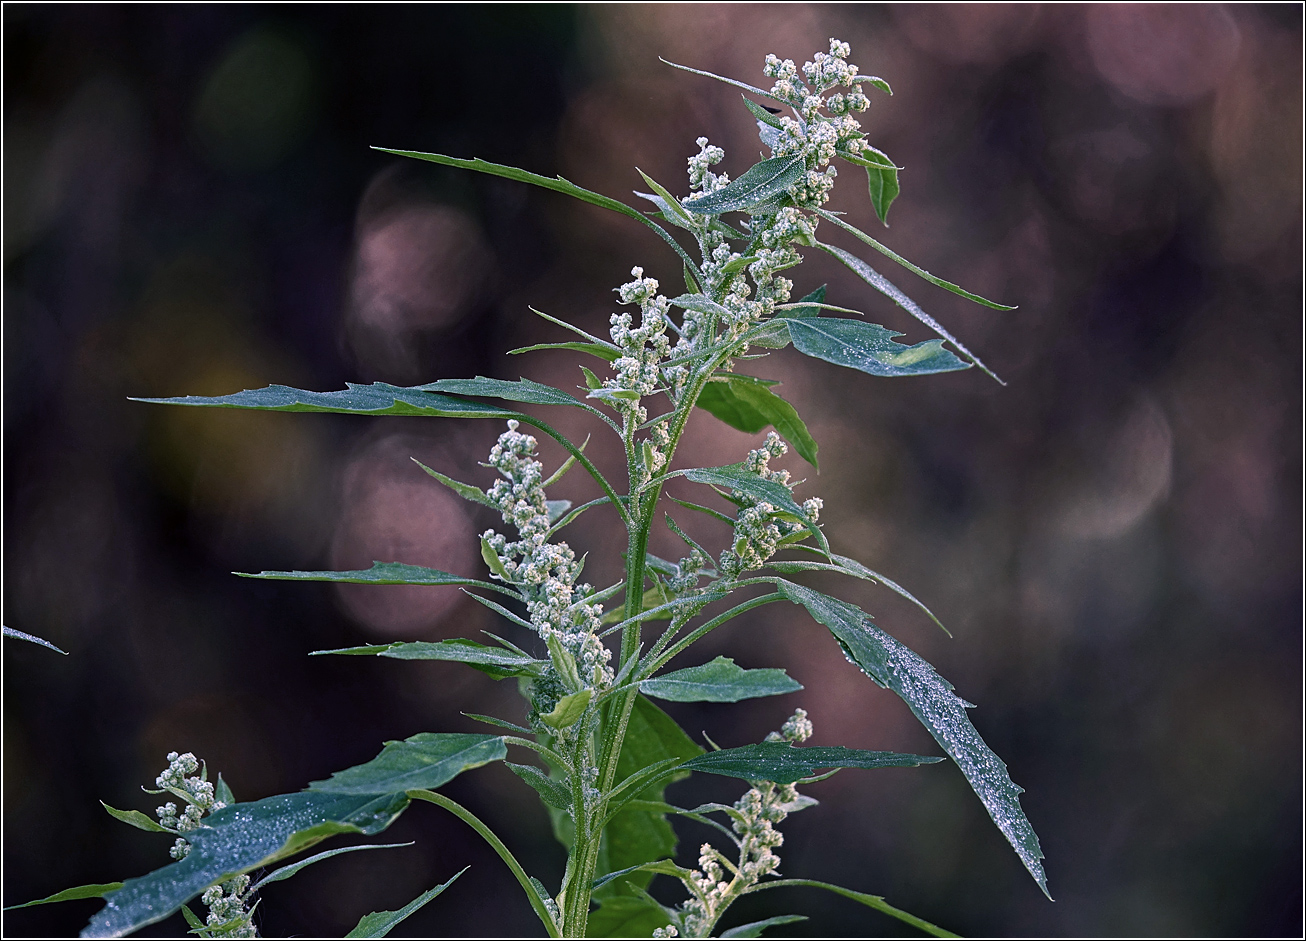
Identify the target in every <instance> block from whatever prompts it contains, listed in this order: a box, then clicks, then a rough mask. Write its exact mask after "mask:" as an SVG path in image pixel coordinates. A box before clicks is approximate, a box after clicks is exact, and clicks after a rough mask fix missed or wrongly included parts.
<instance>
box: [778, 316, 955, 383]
mask: <svg viewBox="0 0 1306 941" xmlns="http://www.w3.org/2000/svg"><path fill="white" fill-rule="evenodd" d="M788 326H789V336H790V337H791V338H792V339H793V341H794V349H796V350H798V352H800V353H803V354H804V355H806V356H811V357H812V358H813V359H821V360H825V362H827V363H834V364H835V365H836V366H847V367H848V368H850V369H856V370H858V371H859V372H864V373H867V374H869V375H872V376H922V375H927V374H930V373H939V372H955V371H957V370H959V369H969V368H970V364H969V363H965V362H962V361H961V360H960V359H958V358H957V357H956V356H954V355H953V354H952V352H951V351H950V350H946V349H944V347H943V341H942V340H925V341H924V342H921V343H917V344H914V345H912V346H908V345H907V344H905V343H899V342H898V341H896V340H894V339H893V338H894V337H898V336H902V334H901V333H898V332H897V331H896V330H890V329H888V328H887V327H881V326H880V325H879V324H874V323H865V322H863V321H860V320H843V319H840V318H837V317H809V318H804V319H801V320H791V321H789V322H788Z"/></svg>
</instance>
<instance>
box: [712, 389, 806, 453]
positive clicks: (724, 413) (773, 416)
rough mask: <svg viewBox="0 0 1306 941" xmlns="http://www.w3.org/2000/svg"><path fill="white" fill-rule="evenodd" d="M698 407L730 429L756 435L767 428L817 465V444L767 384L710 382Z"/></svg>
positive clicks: (786, 403)
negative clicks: (773, 430) (772, 429)
mask: <svg viewBox="0 0 1306 941" xmlns="http://www.w3.org/2000/svg"><path fill="white" fill-rule="evenodd" d="M698 405H699V406H701V407H702V408H704V409H706V410H707V411H709V412H711V413H712V414H713V415H715V416H716V417H717V418H719V419H721V420H722V421H723V422H725V423H726V424H727V425H729V426H730V427H731V428H738V429H739V430H740V431H743V432H747V433H748V434H756V433H757V432H759V431H761V430H762V429H763V428H765V427H766V426H767V425H771V426H772V427H774V428H775V430H776V432H777V433H779V435H780V436H781V437H782V438H784V439H785V440H786V441H788V442H789V443H790V444H792V445H793V446H794V450H795V451H797V452H798V454H799V456H801V457H802V459H803V460H805V461H806V462H807V463H808V464H811V465H812V466H813V467H816V466H817V463H816V452H817V448H818V445H817V443H816V441H815V440H814V439H813V438H812V435H811V433H810V432H809V431H808V430H807V425H806V424H804V423H803V420H802V419H801V418H800V417H799V416H798V412H797V411H796V410H795V409H794V407H793V406H792V405H790V404H789V403H788V402H786V401H785V400H784V399H782V398H780V396H778V395H776V394H775V393H774V392H772V391H771V390H770V389H768V388H767V387H766V386H765V385H763V384H762V383H760V382H757V381H755V380H752V379H749V378H748V377H745V376H732V377H730V378H728V379H727V380H726V381H725V382H709V383H708V384H707V385H705V386H704V387H703V391H702V393H701V394H700V395H699V397H698Z"/></svg>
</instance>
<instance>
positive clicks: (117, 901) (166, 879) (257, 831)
mask: <svg viewBox="0 0 1306 941" xmlns="http://www.w3.org/2000/svg"><path fill="white" fill-rule="evenodd" d="M407 806H408V796H407V795H406V794H386V795H382V796H376V795H374V794H365V795H355V794H325V793H322V792H319V791H301V792H299V793H298V794H279V795H277V796H276V797H267V798H264V799H263V800H261V801H254V802H252V803H248V804H232V805H231V806H230V807H224V808H223V809H222V810H219V811H217V812H215V813H213V814H210V815H209V816H208V817H205V818H204V822H203V824H202V825H201V826H200V827H199V828H198V829H196V830H191V831H189V832H188V833H187V834H186V839H187V840H188V841H189V842H190V851H189V852H188V853H187V854H186V857H185V858H184V859H182V860H179V861H178V862H175V863H173V864H172V865H170V866H164V867H163V868H162V869H157V870H155V871H154V872H152V873H150V874H149V875H147V876H141V877H140V878H137V879H128V880H127V881H126V882H125V883H123V885H122V888H120V889H118V890H117V891H116V892H114V893H112V894H111V895H109V896H108V897H107V898H106V900H105V901H106V904H105V906H104V908H102V909H101V910H100V911H99V913H97V914H96V916H95V917H94V918H92V919H91V922H90V924H89V925H87V926H86V928H85V929H84V930H83V931H82V937H85V938H112V937H118V936H121V935H124V934H129V933H131V932H133V931H136V930H137V929H139V928H142V927H144V926H145V925H149V924H153V923H154V922H156V921H161V920H162V919H164V918H167V917H168V916H169V915H171V914H172V913H173V912H175V911H177V909H179V908H180V907H181V906H182V904H183V903H184V902H186V901H187V900H189V899H191V898H194V897H195V896H196V895H198V894H199V893H201V892H203V891H204V890H205V889H207V888H208V887H209V886H210V885H212V884H213V883H215V882H221V881H223V880H225V879H230V878H231V877H232V876H235V875H239V874H240V873H243V872H249V871H250V870H251V869H257V868H259V867H260V866H266V865H268V864H270V863H272V862H275V861H276V860H278V859H282V858H284V857H286V856H290V855H291V854H293V853H298V852H300V851H301V850H304V849H307V848H308V847H310V846H312V845H313V844H315V843H317V842H319V841H321V840H324V839H326V838H327V837H329V836H333V835H335V834H338V833H378V832H380V831H381V830H384V829H385V828H386V827H388V826H389V825H390V824H391V822H392V821H393V820H394V819H395V817H396V816H398V815H399V814H400V813H401V812H403V810H404V808H405V807H407Z"/></svg>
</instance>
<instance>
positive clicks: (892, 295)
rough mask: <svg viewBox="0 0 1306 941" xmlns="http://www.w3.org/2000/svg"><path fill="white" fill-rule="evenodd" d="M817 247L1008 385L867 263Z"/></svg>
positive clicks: (827, 247) (829, 247)
mask: <svg viewBox="0 0 1306 941" xmlns="http://www.w3.org/2000/svg"><path fill="white" fill-rule="evenodd" d="M817 247H818V248H820V249H821V250H822V251H825V252H828V253H829V254H831V255H833V256H834V257H835V258H838V259H839V260H840V261H842V262H843V263H844V264H845V265H847V266H848V267H849V268H850V269H852V271H853V272H854V273H855V274H856V275H857V276H858V277H859V278H861V279H862V280H863V281H865V282H866V283H867V284H869V285H870V286H871V287H873V288H875V290H877V291H879V292H880V293H881V294H883V295H884V296H885V297H887V298H889V299H890V300H891V301H893V302H894V303H895V304H897V305H898V306H899V307H901V308H902V309H903V310H905V311H907V313H909V314H911V315H912V316H913V317H915V318H916V319H917V320H919V321H920V322H921V323H923V324H925V326H927V327H929V328H930V329H931V330H933V331H934V332H935V333H937V334H938V335H939V336H941V337H943V339H945V340H947V341H948V342H949V343H951V344H952V345H953V346H955V347H956V348H957V349H958V351H960V352H961V354H962V355H963V356H965V357H966V358H967V359H969V360H970V361H971V362H972V363H974V364H975V365H976V366H978V367H979V368H980V369H981V370H983V371H984V372H985V373H987V374H988V375H989V376H991V377H992V378H993V379H995V380H997V381H998V382H999V383H1000V384H1002V385H1006V383H1005V382H1003V381H1002V380H1001V379H998V377H997V375H996V374H995V373H994V372H993V370H991V369H989V367H987V366H985V365H984V364H983V363H982V362H980V358H979V357H978V356H976V355H975V354H974V353H972V352H971V351H970V350H968V349H966V347H965V346H964V345H963V344H962V342H961V341H960V340H958V339H957V338H956V337H954V336H953V335H952V334H951V333H949V332H948V331H947V330H945V329H944V328H943V325H942V324H941V323H939V322H938V321H937V320H935V319H934V318H933V317H931V316H930V315H929V314H927V313H925V311H923V310H922V309H921V307H920V305H919V304H917V303H916V302H915V301H913V300H912V299H911V298H910V297H908V296H907V295H906V294H904V293H903V292H902V291H900V290H899V289H898V288H897V287H896V286H895V285H894V284H893V283H892V282H891V281H890V280H889V279H888V278H886V277H885V276H884V275H882V274H880V273H879V272H878V271H876V270H875V269H874V268H872V267H871V266H870V265H868V264H867V263H866V262H864V261H862V260H861V259H860V258H858V257H857V256H856V255H850V254H849V253H848V252H846V251H844V250H843V249H842V248H836V247H835V246H833V245H826V244H825V243H824V242H818V243H817Z"/></svg>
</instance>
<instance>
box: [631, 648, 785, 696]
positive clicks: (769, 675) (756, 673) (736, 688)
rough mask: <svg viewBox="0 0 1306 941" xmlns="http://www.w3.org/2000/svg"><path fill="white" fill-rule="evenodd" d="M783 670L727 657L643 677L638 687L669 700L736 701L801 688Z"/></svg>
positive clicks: (642, 691) (651, 694) (778, 694)
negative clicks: (750, 665) (750, 667)
mask: <svg viewBox="0 0 1306 941" xmlns="http://www.w3.org/2000/svg"><path fill="white" fill-rule="evenodd" d="M802 688H803V687H802V685H801V684H799V683H797V682H795V681H794V680H793V679H791V678H790V677H789V676H788V675H787V674H786V673H785V671H784V670H778V669H763V670H745V669H744V668H743V667H740V666H737V665H736V664H735V661H733V660H731V659H730V658H729V657H717V658H716V659H715V660H713V661H712V662H711V663H705V664H703V665H702V666H697V667H689V668H687V669H684V670H675V671H673V672H671V673H664V674H663V675H662V676H658V677H654V678H653V679H651V680H645V681H644V682H642V683H640V684H639V691H640V692H641V693H643V694H644V695H645V696H652V697H653V698H654V699H666V700H669V701H671V702H739V701H740V700H741V699H756V698H758V697H761V696H780V695H783V694H784V693H793V692H796V691H798V690H800V689H802Z"/></svg>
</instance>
